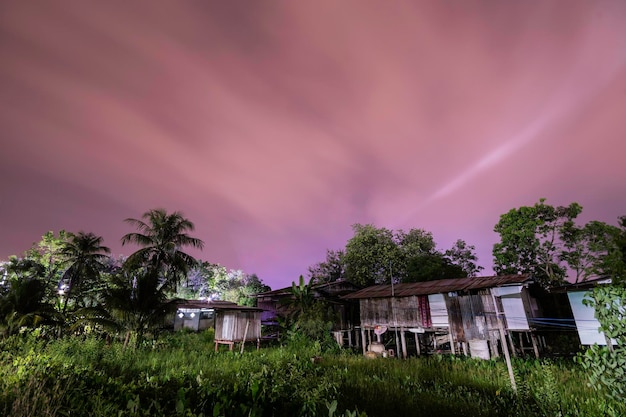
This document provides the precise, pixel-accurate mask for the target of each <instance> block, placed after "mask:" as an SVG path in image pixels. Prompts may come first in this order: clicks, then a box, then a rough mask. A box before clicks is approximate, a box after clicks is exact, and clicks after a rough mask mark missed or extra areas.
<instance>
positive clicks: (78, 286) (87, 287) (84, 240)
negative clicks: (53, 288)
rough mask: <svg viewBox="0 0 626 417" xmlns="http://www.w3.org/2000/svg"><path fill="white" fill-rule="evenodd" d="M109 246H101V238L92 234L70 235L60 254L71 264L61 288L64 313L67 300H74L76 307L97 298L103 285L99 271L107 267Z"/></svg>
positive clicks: (65, 273) (64, 275)
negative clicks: (98, 291)
mask: <svg viewBox="0 0 626 417" xmlns="http://www.w3.org/2000/svg"><path fill="white" fill-rule="evenodd" d="M110 252H111V251H110V249H109V248H108V247H106V246H103V245H102V237H100V236H96V235H94V234H93V233H84V232H79V233H78V234H76V235H70V236H69V239H68V240H67V241H66V242H65V243H64V244H63V245H62V247H61V249H60V251H59V253H60V255H61V256H62V257H63V259H64V260H65V261H66V262H67V263H68V264H69V266H68V267H67V269H66V270H65V272H64V273H63V283H64V284H63V286H62V287H61V288H60V291H61V292H62V293H63V296H64V298H65V301H64V303H63V310H62V311H63V312H65V311H66V309H67V305H68V301H69V300H70V299H72V298H73V299H74V307H75V308H78V307H84V306H85V305H86V303H89V301H90V300H91V301H93V300H94V299H95V298H96V292H97V290H98V289H99V287H101V282H100V272H101V271H102V270H103V269H104V268H105V265H106V264H105V263H106V260H107V259H108V254H109V253H110Z"/></svg>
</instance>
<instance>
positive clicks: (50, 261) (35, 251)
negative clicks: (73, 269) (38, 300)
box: [24, 230, 72, 301]
mask: <svg viewBox="0 0 626 417" xmlns="http://www.w3.org/2000/svg"><path fill="white" fill-rule="evenodd" d="M70 236H72V234H71V233H69V232H66V231H65V230H61V231H59V232H58V233H57V234H55V233H54V232H52V231H49V232H47V233H45V234H44V235H43V236H42V237H41V240H40V241H39V242H36V243H33V245H32V247H31V248H30V249H28V250H27V251H26V252H25V253H24V259H29V260H32V261H34V262H37V263H39V264H41V265H42V267H43V273H42V275H41V276H40V277H41V278H42V280H43V281H44V283H45V284H46V300H47V301H57V300H58V293H57V291H58V289H59V284H60V282H61V280H62V279H63V272H64V271H65V269H66V261H65V259H63V257H62V256H61V254H60V251H61V248H62V247H63V245H64V244H65V242H67V241H68V240H69V239H70Z"/></svg>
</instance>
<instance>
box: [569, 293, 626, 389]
mask: <svg viewBox="0 0 626 417" xmlns="http://www.w3.org/2000/svg"><path fill="white" fill-rule="evenodd" d="M584 302H585V304H587V305H589V306H591V307H594V308H595V311H596V313H595V316H596V318H597V319H598V321H599V322H600V330H601V331H603V332H604V334H605V335H606V337H607V338H608V339H613V340H614V341H615V342H616V343H617V345H616V346H611V347H608V346H607V347H605V346H598V345H594V346H591V347H590V348H589V349H587V350H586V351H585V352H584V354H582V355H581V356H580V357H579V360H580V362H581V363H582V365H583V367H584V368H585V369H586V370H587V371H588V372H589V385H590V386H593V387H596V388H604V389H605V390H606V391H605V392H606V393H607V395H608V396H609V397H610V398H611V399H613V400H616V401H623V400H624V399H626V287H623V286H600V287H597V288H595V289H594V290H593V292H592V293H591V298H586V299H585V300H584Z"/></svg>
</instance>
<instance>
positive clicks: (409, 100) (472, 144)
mask: <svg viewBox="0 0 626 417" xmlns="http://www.w3.org/2000/svg"><path fill="white" fill-rule="evenodd" d="M624 18H626V8H625V7H624V4H623V3H622V2H618V1H599V2H595V3H593V4H592V3H588V2H584V1H573V2H570V3H568V7H567V8H562V7H555V6H554V5H552V4H547V3H546V4H526V3H524V4H522V3H520V4H510V3H494V2H478V1H477V2H461V3H414V2H409V1H407V2H403V1H400V2H394V3H393V4H385V5H382V4H380V3H377V2H367V1H365V2H364V1H358V2H357V1H354V2H352V1H347V2H334V1H321V2H315V3H312V2H311V3H307V2H305V3H303V2H298V3H294V2H288V1H270V2H264V3H259V4H250V3H249V2H247V3H245V4H244V3H241V2H237V1H234V2H228V3H224V2H202V3H194V4H191V3H187V4H172V3H169V2H145V3H144V2H133V3H131V4H114V3H98V4H89V5H87V4H85V3H84V2H79V1H75V2H72V1H70V2H67V3H64V4H63V5H54V6H53V5H49V4H47V3H45V2H28V3H17V2H16V3H12V4H8V5H6V6H5V7H4V10H3V14H2V16H1V17H0V19H2V21H0V31H1V32H0V39H2V41H0V62H2V65H0V89H1V91H3V94H2V96H1V97H0V123H1V124H2V126H3V132H2V133H1V135H2V145H3V147H2V149H3V152H1V153H0V187H1V190H2V193H1V197H0V232H1V233H2V236H3V237H6V238H2V239H0V258H1V257H6V256H7V255H9V254H12V253H19V252H21V251H23V250H24V249H26V248H27V247H28V246H29V245H30V243H31V242H33V241H35V240H37V239H38V238H39V236H41V234H43V233H44V232H45V231H47V230H50V229H55V230H58V229H60V228H65V229H68V230H78V229H84V230H87V231H93V232H95V233H97V234H101V235H103V236H104V238H105V243H106V244H107V245H109V246H113V248H114V249H115V250H116V251H124V252H127V251H128V249H127V248H121V247H119V243H118V241H119V238H120V236H122V235H123V234H124V233H127V232H128V230H127V229H126V226H125V225H124V224H123V222H122V219H124V218H126V217H137V216H139V215H140V214H141V213H142V212H143V211H145V210H147V209H150V208H153V207H165V208H167V209H170V210H182V211H183V212H184V213H185V214H186V215H187V216H188V217H189V218H191V220H193V221H194V222H195V223H196V225H197V227H198V229H197V235H198V237H200V238H202V239H204V240H205V241H206V242H207V245H206V247H205V251H204V252H203V253H201V254H198V255H199V256H200V257H202V258H203V259H207V260H210V261H213V262H220V263H222V264H224V265H226V266H228V267H231V268H243V269H244V270H246V271H248V272H256V273H258V274H259V276H260V277H261V278H262V279H264V280H265V281H266V282H268V283H270V285H272V286H273V287H276V286H281V285H287V284H289V283H290V282H291V281H292V280H294V279H296V278H297V276H298V275H299V274H303V273H306V268H307V266H308V265H310V264H312V263H314V262H317V261H319V260H321V259H322V258H323V256H324V253H325V250H326V249H327V248H333V249H335V248H340V247H343V246H344V244H345V241H346V239H347V238H349V236H350V234H351V231H350V225H351V224H353V223H356V222H361V223H375V224H376V225H378V226H386V227H393V228H404V229H408V228H411V227H419V228H424V229H427V230H430V231H432V232H433V233H434V235H435V238H436V239H437V241H438V243H439V245H440V246H441V247H443V248H445V247H446V246H449V245H450V244H451V243H452V242H453V241H454V240H456V239H457V238H463V239H466V240H467V241H468V242H469V243H472V244H475V245H476V246H477V247H478V249H479V256H480V258H481V259H480V260H481V263H482V264H483V265H484V266H486V267H487V268H488V267H489V266H490V263H491V257H490V250H491V245H492V244H493V241H494V235H493V233H492V232H491V229H492V227H493V225H494V224H495V223H496V222H497V220H498V216H499V215H500V214H501V213H503V212H505V211H507V210H508V209H510V208H512V207H515V206H519V205H521V204H533V203H534V202H535V201H536V200H537V199H538V198H540V197H548V201H549V202H552V203H554V204H566V203H569V202H571V201H579V202H580V203H581V204H582V205H583V206H584V207H585V209H586V210H585V213H587V212H588V213H589V214H588V215H589V216H591V217H593V218H598V219H600V220H605V221H611V222H614V221H615V218H616V216H617V215H619V214H623V211H624V206H625V203H626V201H625V200H624V199H625V197H624V196H626V188H625V187H626V173H625V172H624V170H623V169H620V166H621V165H620V164H621V157H620V156H619V155H621V152H620V151H621V150H623V148H624V145H623V138H624V134H625V133H626V121H624V120H623V119H624V118H623V114H622V113H623V111H622V110H623V108H624V104H626V103H625V102H624V94H623V91H624V90H625V89H626V72H625V67H624V63H625V62H626V61H625V59H626V52H625V51H626V45H625V42H626V30H625V29H624V28H623V24H622V22H623V21H624Z"/></svg>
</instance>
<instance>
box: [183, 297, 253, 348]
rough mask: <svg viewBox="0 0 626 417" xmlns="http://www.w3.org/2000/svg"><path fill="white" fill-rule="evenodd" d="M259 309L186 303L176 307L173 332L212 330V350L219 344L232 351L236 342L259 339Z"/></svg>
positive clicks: (230, 304) (232, 304) (213, 303)
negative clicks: (213, 340)
mask: <svg viewBox="0 0 626 417" xmlns="http://www.w3.org/2000/svg"><path fill="white" fill-rule="evenodd" d="M261 312H262V310H261V309H260V308H256V307H246V306H240V305H237V304H235V303H232V302H228V301H219V300H214V301H201V300H194V301H186V302H184V303H181V304H180V305H179V306H178V310H177V312H176V316H175V319H174V330H179V329H183V328H186V329H192V330H195V331H198V330H204V329H208V328H210V327H213V328H214V329H215V350H217V348H218V346H219V345H220V344H225V345H228V346H229V348H230V349H231V350H232V349H233V346H234V344H235V343H239V342H244V343H245V342H246V341H255V342H256V343H257V346H258V343H259V340H260V339H261Z"/></svg>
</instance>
